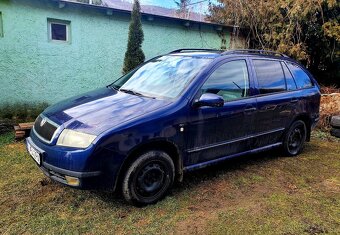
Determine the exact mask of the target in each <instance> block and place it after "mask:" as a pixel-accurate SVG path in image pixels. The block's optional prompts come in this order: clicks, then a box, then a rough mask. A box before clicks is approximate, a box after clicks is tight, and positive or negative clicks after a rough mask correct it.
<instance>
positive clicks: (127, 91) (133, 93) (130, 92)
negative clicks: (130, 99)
mask: <svg viewBox="0 0 340 235" xmlns="http://www.w3.org/2000/svg"><path fill="white" fill-rule="evenodd" d="M119 91H122V92H125V93H128V94H132V95H138V96H143V94H141V93H139V92H136V91H134V90H129V89H124V88H123V89H119Z"/></svg>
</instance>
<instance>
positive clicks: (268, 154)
mask: <svg viewBox="0 0 340 235" xmlns="http://www.w3.org/2000/svg"><path fill="white" fill-rule="evenodd" d="M306 150H307V149H306ZM306 150H305V151H306ZM307 151H308V150H307ZM284 157H285V156H284V155H283V153H282V149H281V148H276V149H271V150H268V151H264V152H261V153H256V154H247V155H244V156H240V157H235V158H231V159H227V160H225V161H221V162H220V163H218V164H216V165H213V166H208V167H205V168H202V169H198V170H195V171H190V172H186V173H185V174H184V179H183V181H182V182H177V183H175V184H174V186H173V190H172V191H171V193H170V196H171V197H175V198H179V197H180V196H181V195H183V194H186V192H188V191H192V190H195V189H197V188H198V187H199V186H200V185H201V184H202V182H206V181H212V180H214V179H217V178H219V177H220V176H223V175H225V174H230V173H231V174H233V173H235V172H237V171H243V170H245V171H246V168H249V167H251V166H254V165H257V166H266V165H270V163H271V162H273V161H277V160H278V159H279V158H284ZM90 194H92V195H93V196H95V197H99V198H100V199H101V200H103V201H104V202H105V203H108V204H110V205H111V206H115V207H120V206H122V205H125V206H126V203H125V201H124V200H123V198H122V196H121V193H120V191H119V190H117V191H116V192H112V191H106V190H91V191H90Z"/></svg>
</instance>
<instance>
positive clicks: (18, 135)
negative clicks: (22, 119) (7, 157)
mask: <svg viewBox="0 0 340 235" xmlns="http://www.w3.org/2000/svg"><path fill="white" fill-rule="evenodd" d="M33 124H34V122H26V123H19V124H18V125H17V126H14V131H15V139H16V140H22V139H24V138H25V137H28V136H29V135H30V131H31V129H32V127H33Z"/></svg>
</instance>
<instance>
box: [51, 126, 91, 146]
mask: <svg viewBox="0 0 340 235" xmlns="http://www.w3.org/2000/svg"><path fill="white" fill-rule="evenodd" d="M96 137H97V136H95V135H90V134H86V133H82V132H78V131H73V130H69V129H64V130H63V131H62V132H61V134H60V136H59V138H58V141H57V145H59V146H66V147H74V148H87V147H89V146H90V144H91V143H92V141H93V140H94V139H95V138H96Z"/></svg>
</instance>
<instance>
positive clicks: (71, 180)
mask: <svg viewBox="0 0 340 235" xmlns="http://www.w3.org/2000/svg"><path fill="white" fill-rule="evenodd" d="M65 178H66V182H67V184H68V185H71V186H79V184H80V181H79V179H78V178H76V177H72V176H67V175H66V176H65Z"/></svg>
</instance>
